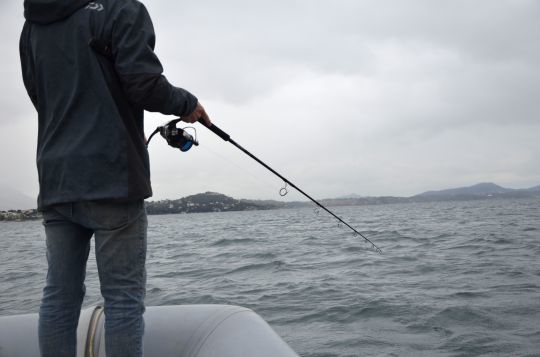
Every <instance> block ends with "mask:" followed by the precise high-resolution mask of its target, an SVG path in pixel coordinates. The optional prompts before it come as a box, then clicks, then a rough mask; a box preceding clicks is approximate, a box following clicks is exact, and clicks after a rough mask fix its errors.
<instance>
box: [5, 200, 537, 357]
mask: <svg viewBox="0 0 540 357" xmlns="http://www.w3.org/2000/svg"><path fill="white" fill-rule="evenodd" d="M334 210H335V211H336V212H337V213H338V214H339V215H341V216H342V217H343V218H345V219H346V220H347V221H349V222H350V223H352V225H353V226H355V227H357V228H358V229H359V230H361V231H362V233H364V234H365V235H366V236H368V237H369V238H370V239H372V240H373V241H374V242H376V243H377V244H378V245H379V246H380V247H381V248H382V249H383V254H382V255H378V254H376V253H373V252H372V251H369V250H367V247H368V246H367V245H366V244H364V243H363V242H362V240H361V238H359V237H353V235H352V234H350V233H349V232H348V231H346V230H345V229H338V228H337V225H336V223H335V222H334V221H333V219H332V218H330V217H328V216H326V215H325V214H323V213H320V214H319V215H316V214H315V213H314V212H313V210H311V209H299V210H276V211H257V212H232V213H215V214H191V215H170V216H151V217H150V227H149V249H148V252H149V256H148V297H147V304H148V305H167V304H196V303H219V304H223V303H224V304H235V305H242V306H246V307H250V308H252V309H254V310H255V311H256V312H258V313H259V314H260V315H262V316H263V317H264V318H265V319H266V320H267V321H268V322H269V323H270V324H271V325H272V326H273V327H274V329H275V330H276V331H277V332H278V333H279V334H280V335H281V336H282V337H283V338H284V339H285V340H286V341H287V342H288V343H289V344H290V345H291V346H292V347H293V348H294V349H295V350H296V351H297V352H298V353H299V354H300V355H302V356H307V357H316V356H317V357H318V356H481V355H485V356H540V258H539V256H540V199H533V200H531V199H527V200H490V201H476V202H449V203H429V204H399V205H383V206H363V207H336V208H334ZM42 231H43V229H42V227H41V224H40V223H39V222H24V223H0V265H1V267H2V270H1V272H2V274H0V315H8V314H18V313H28V312H36V311H37V308H38V304H39V299H40V294H41V288H42V284H43V280H44V277H45V258H44V254H43V252H44V238H43V232H42ZM88 269H89V274H88V277H87V300H86V302H85V305H91V304H96V303H99V302H100V297H99V289H98V284H97V275H96V273H95V270H96V268H95V261H94V259H93V258H91V259H90V262H89V268H88Z"/></svg>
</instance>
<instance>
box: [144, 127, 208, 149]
mask: <svg viewBox="0 0 540 357" xmlns="http://www.w3.org/2000/svg"><path fill="white" fill-rule="evenodd" d="M180 120H181V119H175V120H172V121H170V122H168V123H167V124H165V125H162V126H158V127H157V128H156V130H154V132H153V133H152V135H150V137H149V138H148V141H147V142H146V146H147V147H148V144H149V143H150V140H151V139H152V137H153V136H154V135H156V134H157V133H158V132H159V134H160V135H161V136H162V137H163V138H164V139H165V140H167V144H169V146H172V147H173V148H177V149H180V151H182V152H186V151H188V150H189V149H191V147H192V146H193V145H195V146H198V145H199V142H198V141H197V131H196V130H195V128H193V127H187V128H177V127H176V123H178V122H179V121H180ZM188 128H190V129H193V131H194V133H195V135H194V136H193V135H191V134H190V133H188V132H187V131H186V129H188Z"/></svg>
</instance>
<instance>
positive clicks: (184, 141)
mask: <svg viewBox="0 0 540 357" xmlns="http://www.w3.org/2000/svg"><path fill="white" fill-rule="evenodd" d="M180 120H181V119H180V118H178V119H175V120H172V121H170V122H169V123H167V124H165V125H163V126H160V127H157V128H156V130H155V131H154V132H153V133H152V135H150V138H149V139H148V141H147V143H146V146H147V147H148V144H149V143H150V140H151V139H152V137H153V136H154V135H155V134H157V133H158V132H159V133H160V134H161V136H163V138H165V140H167V143H168V144H169V145H170V146H172V147H175V148H178V149H180V150H181V151H184V152H185V151H188V150H189V149H191V147H192V146H193V145H195V146H197V145H199V142H198V141H197V139H196V134H195V137H193V136H192V135H191V134H189V133H188V132H187V131H185V130H184V129H181V128H177V127H176V123H178V122H179V121H180ZM199 123H201V124H202V125H204V126H205V127H207V128H208V129H209V130H210V131H212V132H213V133H214V134H216V135H217V136H219V137H220V138H221V139H223V140H224V141H228V142H229V143H231V144H232V145H234V146H235V147H236V148H237V149H239V150H240V151H242V152H243V153H244V154H246V155H247V156H249V157H251V158H252V159H253V160H255V161H257V162H258V163H259V164H260V165H262V166H263V167H264V168H266V169H267V170H268V171H270V172H272V173H273V174H274V175H276V176H277V177H279V178H280V179H281V180H282V181H283V183H284V185H283V187H282V188H281V189H280V190H279V194H280V196H282V197H283V196H285V195H287V193H288V192H289V191H288V186H291V187H292V188H294V189H295V190H296V191H298V192H300V193H301V194H302V195H304V196H305V197H307V198H308V199H309V200H311V201H312V202H313V203H315V204H316V205H317V206H318V207H319V208H321V209H323V210H324V211H326V212H327V213H328V214H330V215H331V216H332V217H334V218H335V219H337V220H338V227H340V228H341V227H342V226H341V225H342V224H343V225H345V226H346V227H348V228H349V229H350V230H352V231H353V234H355V235H358V236H360V237H362V238H363V239H364V240H365V241H366V242H368V243H369V244H371V247H372V248H373V249H374V250H375V251H376V252H377V253H379V254H382V250H381V249H380V248H379V247H378V246H376V245H375V243H373V242H372V241H371V240H369V239H368V238H367V237H365V236H364V235H363V234H362V233H360V232H359V231H357V230H356V229H355V228H354V227H352V226H351V225H350V224H349V223H347V222H345V221H344V220H343V219H342V218H341V217H339V216H338V215H336V214H335V213H334V212H332V211H331V210H330V209H328V208H326V207H325V206H324V205H323V204H322V203H320V202H319V201H317V200H316V199H314V198H313V197H311V196H310V195H308V194H307V193H305V192H304V191H303V190H302V189H300V188H299V187H298V186H296V185H295V184H294V183H292V182H291V181H289V180H288V179H286V178H285V177H283V176H282V175H281V174H280V173H278V172H277V171H276V170H274V169H273V168H271V167H270V166H268V165H267V164H266V163H265V162H263V161H262V160H260V159H259V158H258V157H256V156H255V155H253V154H252V153H250V152H249V151H247V150H246V149H244V148H243V147H242V146H241V145H240V144H238V143H237V142H236V141H234V140H233V139H232V138H231V136H230V135H229V134H227V133H226V132H224V131H223V130H221V129H220V128H218V127H217V126H216V125H215V124H209V125H208V124H206V123H205V122H204V121H203V120H202V119H199Z"/></svg>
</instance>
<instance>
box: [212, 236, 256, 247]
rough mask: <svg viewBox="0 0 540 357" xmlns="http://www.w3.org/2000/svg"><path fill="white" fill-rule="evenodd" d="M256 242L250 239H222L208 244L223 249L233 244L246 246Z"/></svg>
mask: <svg viewBox="0 0 540 357" xmlns="http://www.w3.org/2000/svg"><path fill="white" fill-rule="evenodd" d="M253 242H256V240H255V239H252V238H222V239H219V240H217V241H215V242H213V243H211V244H210V246H213V247H224V246H229V245H235V244H246V243H253Z"/></svg>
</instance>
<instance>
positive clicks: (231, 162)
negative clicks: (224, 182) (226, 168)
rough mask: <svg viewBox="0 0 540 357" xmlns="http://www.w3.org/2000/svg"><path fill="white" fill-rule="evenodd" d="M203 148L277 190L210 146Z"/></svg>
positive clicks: (202, 146) (203, 146) (273, 186)
mask: <svg viewBox="0 0 540 357" xmlns="http://www.w3.org/2000/svg"><path fill="white" fill-rule="evenodd" d="M201 148H202V149H204V150H206V151H208V152H209V153H211V154H213V155H215V156H216V157H219V158H220V159H222V160H224V161H226V162H228V163H229V164H230V165H232V166H234V167H236V168H238V169H239V170H242V171H243V172H245V173H247V174H249V176H251V177H252V178H253V179H254V180H256V181H257V182H259V183H261V184H265V185H266V186H268V187H271V188H275V185H274V184H271V183H270V182H268V181H265V180H263V179H262V178H260V177H259V176H257V175H256V174H254V173H253V172H251V171H249V170H248V169H246V168H245V167H242V166H240V164H238V163H236V162H234V161H233V160H231V159H229V158H227V157H225V156H223V155H221V154H220V153H219V152H217V151H214V150H212V149H210V147H208V145H201Z"/></svg>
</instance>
